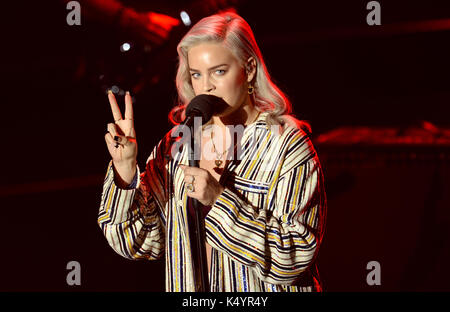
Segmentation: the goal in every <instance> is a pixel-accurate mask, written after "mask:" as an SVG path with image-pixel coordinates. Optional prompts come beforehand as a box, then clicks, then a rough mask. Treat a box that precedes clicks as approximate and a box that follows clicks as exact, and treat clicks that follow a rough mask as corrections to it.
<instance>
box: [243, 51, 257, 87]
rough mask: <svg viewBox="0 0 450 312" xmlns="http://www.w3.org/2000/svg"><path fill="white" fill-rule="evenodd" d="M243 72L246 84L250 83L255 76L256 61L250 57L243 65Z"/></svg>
mask: <svg viewBox="0 0 450 312" xmlns="http://www.w3.org/2000/svg"><path fill="white" fill-rule="evenodd" d="M245 72H246V74H247V82H251V81H252V80H253V78H255V75H256V60H255V58H254V57H253V56H250V57H249V58H248V60H247V63H246V64H245Z"/></svg>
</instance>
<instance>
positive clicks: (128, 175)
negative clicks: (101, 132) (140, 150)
mask: <svg viewBox="0 0 450 312" xmlns="http://www.w3.org/2000/svg"><path fill="white" fill-rule="evenodd" d="M108 100H109V104H110V105H111V111H112V114H113V117H114V123H109V124H108V133H106V135H105V141H106V146H107V147H108V151H109V154H110V155H111V158H112V160H113V164H114V168H115V169H116V171H117V173H118V174H119V175H120V177H121V178H122V180H123V181H125V182H126V183H131V180H132V179H133V177H134V174H135V172H136V156H137V142H136V132H135V131H134V122H133V103H132V100H131V95H130V93H129V92H128V91H127V93H126V94H125V118H122V113H121V112H120V108H119V105H118V104H117V101H116V98H115V96H114V94H113V93H112V92H111V90H109V91H108Z"/></svg>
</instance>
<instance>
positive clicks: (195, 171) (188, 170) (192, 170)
mask: <svg viewBox="0 0 450 312" xmlns="http://www.w3.org/2000/svg"><path fill="white" fill-rule="evenodd" d="M179 166H180V168H181V169H182V170H183V171H184V175H185V176H186V175H191V176H196V177H198V176H203V174H204V173H203V171H204V169H201V168H197V167H189V166H186V165H179Z"/></svg>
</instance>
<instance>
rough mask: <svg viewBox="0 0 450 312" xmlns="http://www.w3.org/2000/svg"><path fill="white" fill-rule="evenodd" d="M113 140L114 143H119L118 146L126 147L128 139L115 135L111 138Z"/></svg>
mask: <svg viewBox="0 0 450 312" xmlns="http://www.w3.org/2000/svg"><path fill="white" fill-rule="evenodd" d="M113 139H114V141H115V142H117V143H119V144H120V145H126V144H127V143H128V139H127V138H126V137H125V136H123V135H119V134H117V135H115V136H114V137H113Z"/></svg>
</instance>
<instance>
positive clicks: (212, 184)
mask: <svg viewBox="0 0 450 312" xmlns="http://www.w3.org/2000/svg"><path fill="white" fill-rule="evenodd" d="M179 167H180V168H181V169H182V170H183V172H184V182H185V183H186V184H188V183H191V182H192V177H194V182H193V183H192V184H193V185H194V191H193V192H188V191H187V192H186V193H187V196H189V197H192V198H195V199H197V200H198V201H199V202H201V203H202V204H203V205H205V206H212V205H214V203H215V202H216V200H217V198H218V197H219V196H220V194H222V192H223V190H224V187H223V186H222V185H220V183H219V182H218V181H217V180H216V179H215V178H214V177H213V176H212V175H211V173H209V171H208V170H205V169H202V168H197V167H189V166H186V165H179Z"/></svg>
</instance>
